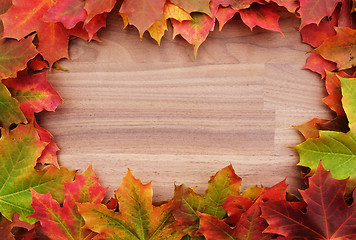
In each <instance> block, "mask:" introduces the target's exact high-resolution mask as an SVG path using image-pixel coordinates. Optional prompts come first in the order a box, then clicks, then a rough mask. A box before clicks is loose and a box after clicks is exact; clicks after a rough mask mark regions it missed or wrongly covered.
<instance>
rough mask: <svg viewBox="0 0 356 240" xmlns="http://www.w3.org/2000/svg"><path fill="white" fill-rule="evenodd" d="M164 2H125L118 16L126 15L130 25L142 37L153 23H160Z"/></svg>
mask: <svg viewBox="0 0 356 240" xmlns="http://www.w3.org/2000/svg"><path fill="white" fill-rule="evenodd" d="M165 2H166V1H165V0H125V1H124V2H123V4H122V5H121V8H120V14H126V16H127V17H128V21H129V23H130V24H132V25H135V26H136V27H137V29H138V31H139V33H140V37H141V38H142V37H143V33H144V32H145V31H146V30H147V29H148V28H149V27H150V26H151V25H152V24H154V23H155V22H157V21H162V18H163V7H164V4H165Z"/></svg>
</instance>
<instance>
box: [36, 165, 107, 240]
mask: <svg viewBox="0 0 356 240" xmlns="http://www.w3.org/2000/svg"><path fill="white" fill-rule="evenodd" d="M105 192H106V188H103V187H102V186H101V185H100V184H99V181H98V178H97V177H96V176H95V174H94V172H93V169H92V167H91V166H89V168H88V169H87V170H86V171H85V172H84V173H83V174H81V175H77V176H76V178H75V181H74V182H72V183H65V199H64V203H63V206H62V207H61V206H60V205H59V203H58V202H57V201H56V200H54V199H53V198H52V196H51V195H50V194H39V193H37V192H35V191H32V204H31V206H32V207H33V209H34V214H32V215H31V217H34V218H38V219H39V220H40V222H41V225H42V228H43V232H44V233H45V234H46V235H47V236H49V237H51V239H78V240H80V239H83V240H84V239H85V240H89V239H92V238H93V237H94V236H95V235H96V234H95V233H93V232H92V231H90V230H88V229H83V228H82V227H83V225H84V221H83V218H82V217H81V215H80V214H79V212H78V208H77V203H86V202H90V203H96V204H100V203H101V201H102V200H103V199H104V195H105Z"/></svg>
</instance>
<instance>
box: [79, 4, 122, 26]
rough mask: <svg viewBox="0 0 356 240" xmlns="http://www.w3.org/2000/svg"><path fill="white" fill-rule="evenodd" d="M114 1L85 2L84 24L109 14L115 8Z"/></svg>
mask: <svg viewBox="0 0 356 240" xmlns="http://www.w3.org/2000/svg"><path fill="white" fill-rule="evenodd" d="M115 3H116V0H86V1H85V6H84V9H85V10H86V12H87V14H88V16H87V18H86V19H85V23H88V22H90V21H91V20H92V19H93V18H94V17H95V16H97V15H100V14H102V13H108V12H110V11H111V10H112V9H113V8H114V6H115Z"/></svg>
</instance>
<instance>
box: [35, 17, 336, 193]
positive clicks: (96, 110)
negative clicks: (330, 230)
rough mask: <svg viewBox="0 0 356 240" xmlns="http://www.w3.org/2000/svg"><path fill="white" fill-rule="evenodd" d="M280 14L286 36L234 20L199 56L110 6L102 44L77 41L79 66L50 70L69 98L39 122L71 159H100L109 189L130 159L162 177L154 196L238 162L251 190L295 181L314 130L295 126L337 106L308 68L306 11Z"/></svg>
mask: <svg viewBox="0 0 356 240" xmlns="http://www.w3.org/2000/svg"><path fill="white" fill-rule="evenodd" d="M280 24H281V28H282V30H283V32H284V35H285V36H283V35H282V34H280V33H276V32H270V31H265V30H262V29H260V28H255V29H254V30H253V31H252V32H251V31H250V30H249V29H248V27H246V26H245V25H243V24H242V23H241V21H240V20H239V19H234V20H232V21H230V22H229V23H228V24H227V25H226V26H225V27H224V29H223V31H222V32H218V31H217V30H216V31H215V32H213V33H211V34H210V36H209V37H208V39H207V41H206V42H205V43H204V44H203V45H202V46H201V47H200V49H199V52H198V57H197V59H194V56H193V50H192V47H191V46H189V45H188V44H187V43H186V42H185V41H184V40H182V39H181V38H180V37H177V38H176V39H175V40H172V39H171V36H172V33H171V31H170V32H169V33H168V34H167V35H166V36H165V38H164V39H163V40H162V44H161V47H158V46H157V44H156V43H155V42H154V40H152V39H150V38H149V36H148V34H147V33H146V34H145V37H144V39H143V40H142V41H140V39H139V35H138V32H137V30H136V29H135V28H133V27H128V28H127V29H125V30H122V27H123V25H122V21H121V19H120V17H119V16H117V15H115V14H111V15H110V17H109V22H108V27H107V28H106V29H104V31H101V32H100V37H101V39H102V41H103V42H102V43H97V42H91V43H87V42H85V41H83V40H75V41H73V42H71V44H70V56H71V60H69V61H68V60H63V61H61V62H60V64H61V65H62V66H63V67H65V68H67V69H68V70H69V71H68V72H63V71H56V70H53V71H52V72H51V73H50V74H49V81H50V82H51V84H52V85H53V86H54V87H55V89H56V90H57V91H58V92H59V93H60V95H61V96H62V97H63V98H64V101H65V102H64V104H63V105H61V106H60V107H59V108H58V110H57V111H56V112H55V113H51V112H50V113H42V114H40V124H41V125H42V126H43V127H45V128H46V129H48V130H49V131H50V132H51V133H52V134H53V135H54V136H55V140H56V142H57V144H58V145H59V147H60V148H61V151H60V152H59V161H60V164H61V165H65V166H67V167H70V168H72V169H79V170H80V171H83V170H85V169H86V168H87V166H88V165H89V164H90V163H93V167H94V170H95V171H96V173H97V175H98V176H99V177H100V179H101V183H102V184H103V185H104V186H109V187H110V188H109V191H108V196H111V195H112V193H113V191H114V190H115V189H116V188H117V187H118V186H119V184H120V182H121V179H122V177H123V176H124V175H125V174H126V172H127V168H130V169H131V170H132V172H133V173H134V175H135V176H136V177H138V178H140V179H141V180H142V181H143V182H148V181H150V180H152V184H153V187H154V196H155V197H154V199H155V200H167V199H168V198H170V197H171V196H172V195H173V189H174V184H181V183H185V184H187V185H189V186H191V187H193V186H198V189H197V191H198V192H204V191H205V188H206V186H207V182H208V180H209V177H210V176H211V175H213V174H214V173H215V172H216V171H218V170H219V169H221V168H223V167H225V166H227V165H228V164H230V163H232V165H233V167H234V168H235V171H236V173H237V174H238V175H239V176H241V177H244V180H243V189H246V188H247V187H250V186H253V185H256V184H263V185H264V186H271V185H273V184H275V183H277V182H279V181H281V180H283V179H284V178H285V177H286V176H288V179H287V182H288V183H289V184H291V187H290V190H291V191H292V192H295V190H296V187H298V186H299V184H300V179H301V178H300V175H299V170H298V168H297V166H296V163H297V162H298V157H297V156H298V155H297V153H296V152H295V151H294V150H293V149H289V148H287V147H288V146H293V145H296V144H298V143H300V142H301V141H302V140H303V138H302V137H301V136H300V135H299V133H298V132H297V131H296V130H295V129H293V128H292V125H299V124H302V123H304V122H306V121H308V120H311V119H312V118H314V117H326V118H327V117H330V116H329V114H330V113H329V111H328V110H327V108H326V107H325V106H324V104H323V103H322V102H321V101H320V99H321V98H322V97H324V96H326V92H325V90H324V86H323V82H322V80H320V78H319V76H318V75H317V74H313V73H311V72H309V71H307V70H301V68H302V66H303V65H304V63H305V59H306V57H307V55H306V52H307V51H309V50H310V48H309V47H308V46H307V45H304V44H302V43H301V40H300V34H299V33H298V32H297V31H296V30H295V27H297V26H298V24H299V23H298V19H295V18H294V17H293V16H291V15H286V16H284V17H283V18H282V19H281V20H280ZM216 27H217V26H216Z"/></svg>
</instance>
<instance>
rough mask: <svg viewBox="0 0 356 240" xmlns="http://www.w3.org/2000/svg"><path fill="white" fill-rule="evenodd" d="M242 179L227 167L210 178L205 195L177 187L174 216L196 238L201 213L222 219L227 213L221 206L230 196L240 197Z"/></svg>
mask: <svg viewBox="0 0 356 240" xmlns="http://www.w3.org/2000/svg"><path fill="white" fill-rule="evenodd" d="M240 186H241V178H240V177H238V176H237V175H236V174H235V172H234V170H233V168H232V166H231V165H230V166H227V167H225V168H223V169H222V170H220V171H219V172H217V173H216V175H214V176H212V177H211V178H210V181H209V184H208V189H207V190H206V192H205V194H204V195H203V196H202V195H199V194H197V193H195V192H194V190H193V189H191V188H188V187H186V186H184V185H180V186H176V188H175V190H174V197H173V210H172V212H173V215H174V217H175V219H176V220H177V222H178V223H179V224H180V225H183V226H186V228H187V231H189V234H190V235H191V236H193V237H195V236H196V235H197V234H196V231H197V230H198V228H199V215H198V214H197V212H200V213H207V214H209V215H212V216H216V217H218V218H219V219H222V218H224V217H225V216H226V211H225V210H224V208H223V207H222V206H221V205H222V204H223V203H224V201H225V200H226V198H227V197H228V195H229V194H230V195H233V196H234V195H239V194H240Z"/></svg>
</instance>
